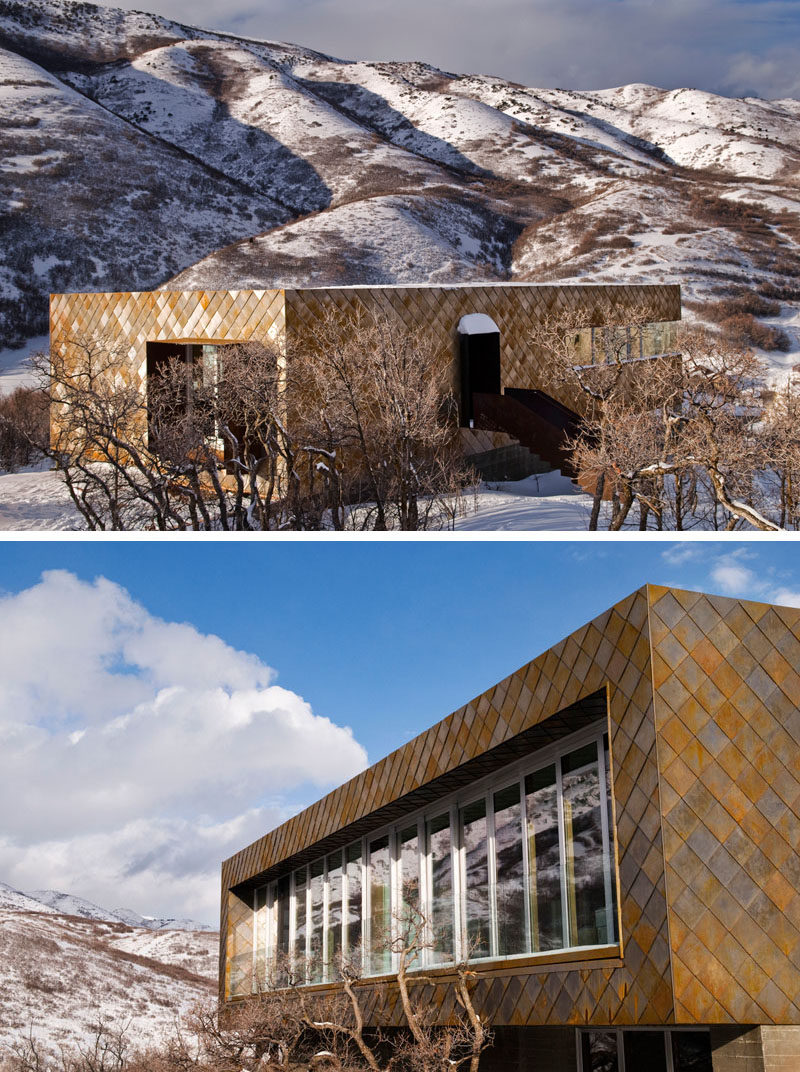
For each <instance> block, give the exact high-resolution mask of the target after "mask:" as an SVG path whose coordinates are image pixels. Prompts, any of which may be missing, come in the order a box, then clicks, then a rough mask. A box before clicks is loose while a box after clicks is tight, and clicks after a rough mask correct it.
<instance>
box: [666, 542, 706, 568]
mask: <svg viewBox="0 0 800 1072" xmlns="http://www.w3.org/2000/svg"><path fill="white" fill-rule="evenodd" d="M700 554H702V548H700V547H698V546H695V545H693V544H691V543H687V542H686V541H683V542H679V543H673V544H670V545H669V547H667V548H665V549H664V550H663V551H662V552H661V557H662V558H663V559H664V561H665V562H668V563H669V564H670V566H681V565H683V563H684V562H689V561H691V560H692V559H693V558H697V557H698V556H699V555H700Z"/></svg>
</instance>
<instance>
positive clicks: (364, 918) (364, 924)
mask: <svg viewBox="0 0 800 1072" xmlns="http://www.w3.org/2000/svg"><path fill="white" fill-rule="evenodd" d="M368 879H369V871H368V869H367V839H366V836H365V837H363V838H362V839H361V970H362V972H364V973H365V974H366V973H367V968H368V965H369V961H368V959H367V958H368V953H367V950H368V949H369V943H368V938H367V929H368V927H369V922H368V921H369V903H368V902H369V895H368V893H367V890H368Z"/></svg>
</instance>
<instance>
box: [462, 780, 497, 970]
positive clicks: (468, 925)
mask: <svg viewBox="0 0 800 1072" xmlns="http://www.w3.org/2000/svg"><path fill="white" fill-rule="evenodd" d="M461 845H462V848H463V850H464V854H463V867H464V871H463V874H462V883H463V888H464V924H465V929H466V945H465V948H464V950H463V954H462V955H466V956H467V957H488V956H489V949H490V946H489V941H490V938H489V935H490V931H491V914H490V912H489V843H488V829H487V824H486V800H485V798H482V799H481V800H476V801H475V802H474V803H473V804H468V805H467V806H466V808H463V809H462V811H461Z"/></svg>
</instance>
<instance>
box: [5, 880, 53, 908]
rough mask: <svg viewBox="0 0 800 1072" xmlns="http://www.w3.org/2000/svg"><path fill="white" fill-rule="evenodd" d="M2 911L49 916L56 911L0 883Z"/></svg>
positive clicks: (20, 891)
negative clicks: (41, 913)
mask: <svg viewBox="0 0 800 1072" xmlns="http://www.w3.org/2000/svg"><path fill="white" fill-rule="evenodd" d="M3 909H8V910H9V911H11V912H46V913H50V914H51V915H52V913H54V912H55V911H56V910H55V908H51V907H50V906H49V905H46V904H43V903H42V902H41V901H39V900H37V899H36V898H35V897H31V896H29V895H28V894H27V893H23V892H22V890H15V889H14V887H13V886H7V885H6V883H5V882H0V910H3Z"/></svg>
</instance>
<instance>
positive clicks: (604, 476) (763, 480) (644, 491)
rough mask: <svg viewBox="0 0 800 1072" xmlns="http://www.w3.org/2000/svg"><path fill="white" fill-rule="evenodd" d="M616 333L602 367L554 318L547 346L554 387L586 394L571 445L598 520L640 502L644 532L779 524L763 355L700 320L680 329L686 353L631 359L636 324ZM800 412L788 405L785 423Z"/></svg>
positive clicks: (618, 520) (621, 516) (614, 520)
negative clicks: (589, 361)
mask: <svg viewBox="0 0 800 1072" xmlns="http://www.w3.org/2000/svg"><path fill="white" fill-rule="evenodd" d="M637 330H641V328H637ZM609 332H610V337H611V338H612V340H616V342H615V343H614V344H613V345H611V346H609V347H606V348H605V358H606V360H605V363H603V364H601V365H599V366H598V365H585V364H581V363H579V361H578V360H577V355H576V351H575V341H576V340H575V332H574V325H570V326H569V328H568V329H567V330H565V329H564V328H563V327H560V328H559V327H556V326H553V325H550V326H546V330H545V331H544V335H543V340H544V341H543V343H542V345H544V346H545V348H546V350H547V352H548V354H549V357H550V364H549V368H550V378H551V383H553V384H557V385H560V386H562V387H563V386H565V385H569V384H571V385H572V390H573V391H574V392H576V393H577V394H578V395H579V396H580V397H583V398H584V399H585V404H584V406H583V411H582V425H581V429H580V431H579V433H578V435H577V436H576V437H575V438H574V440H573V442H572V444H571V446H572V450H573V459H574V464H575V469H576V471H577V472H578V473H580V474H582V476H581V478H580V480H581V483H582V485H583V486H584V487H587V489H589V488H590V489H591V490H592V493H593V506H592V514H591V518H590V528H592V529H595V528H597V527H599V524H600V521H601V519H602V516H603V514H605V516H607V518H608V527H609V528H610V529H612V530H618V529H620V528H622V526H623V525H624V524H625V523H626V522H627V520H628V518H629V516H630V512H631V510H632V508H633V507H634V506H638V508H639V527H640V528H646V527H647V524H648V520H649V518H651V517H652V518H654V519H655V523H656V525H657V526H658V527H659V528H664V527H675V528H676V529H683V528H685V527H687V526H688V527H693V526H696V525H702V526H703V527H713V528H722V529H728V530H731V529H735V528H739V527H742V526H746V527H752V528H757V529H762V530H765V531H773V530H775V529H778V528H780V527H781V526H780V524H779V522H778V521H777V520H773V517H772V516H771V515H774V513H775V502H774V501H771V497H770V493H769V485H770V480H771V478H772V477H774V473H775V466H776V464H777V454H776V450H775V446H776V443H777V441H778V438H779V436H778V435H777V434H774V435H772V436H770V435H769V434H767V430H766V428H765V424H764V417H765V405H764V391H765V370H764V367H763V364H762V363H761V362H760V361H759V359H758V358H757V357H756V356H755V355H754V354H753V353H752V352H751V351H749V350H746V349H742V348H740V347H738V346H736V345H735V344H733V343H731V342H729V341H728V340H727V339H726V338H724V337H722V336H720V335H718V334H716V333H714V332H709V331H705V330H702V329H699V328H692V329H685V330H683V331H682V332H681V333H680V336H679V350H680V355H679V357H678V356H675V355H666V356H663V357H657V358H651V359H647V360H639V361H636V360H629V359H627V358H626V356H625V354H626V353H627V349H626V347H627V343H626V342H625V340H626V338H627V335H628V329H627V328H625V329H623V328H622V327H620V326H617V327H613V326H612V327H611V328H610V329H609ZM608 337H609V336H608V335H607V338H608ZM798 412H800V407H798V408H797V410H795V409H792V408H791V407H789V408H788V409H786V408H785V410H784V417H783V420H784V424H785V422H786V421H793V420H794V419H795V418H796V416H797V414H798ZM776 419H777V418H776ZM783 432H784V433H786V432H787V429H786V428H785V427H784V428H783ZM796 438H797V433H796V432H795V434H794V436H789V435H785V439H787V440H791V439H796ZM787 463H788V456H787ZM787 479H788V477H787ZM786 486H787V487H788V484H787V485H786ZM772 499H773V500H774V499H775V496H772ZM604 501H605V502H606V503H607V504H608V506H607V508H606V509H605V510H604V508H603V503H604Z"/></svg>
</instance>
